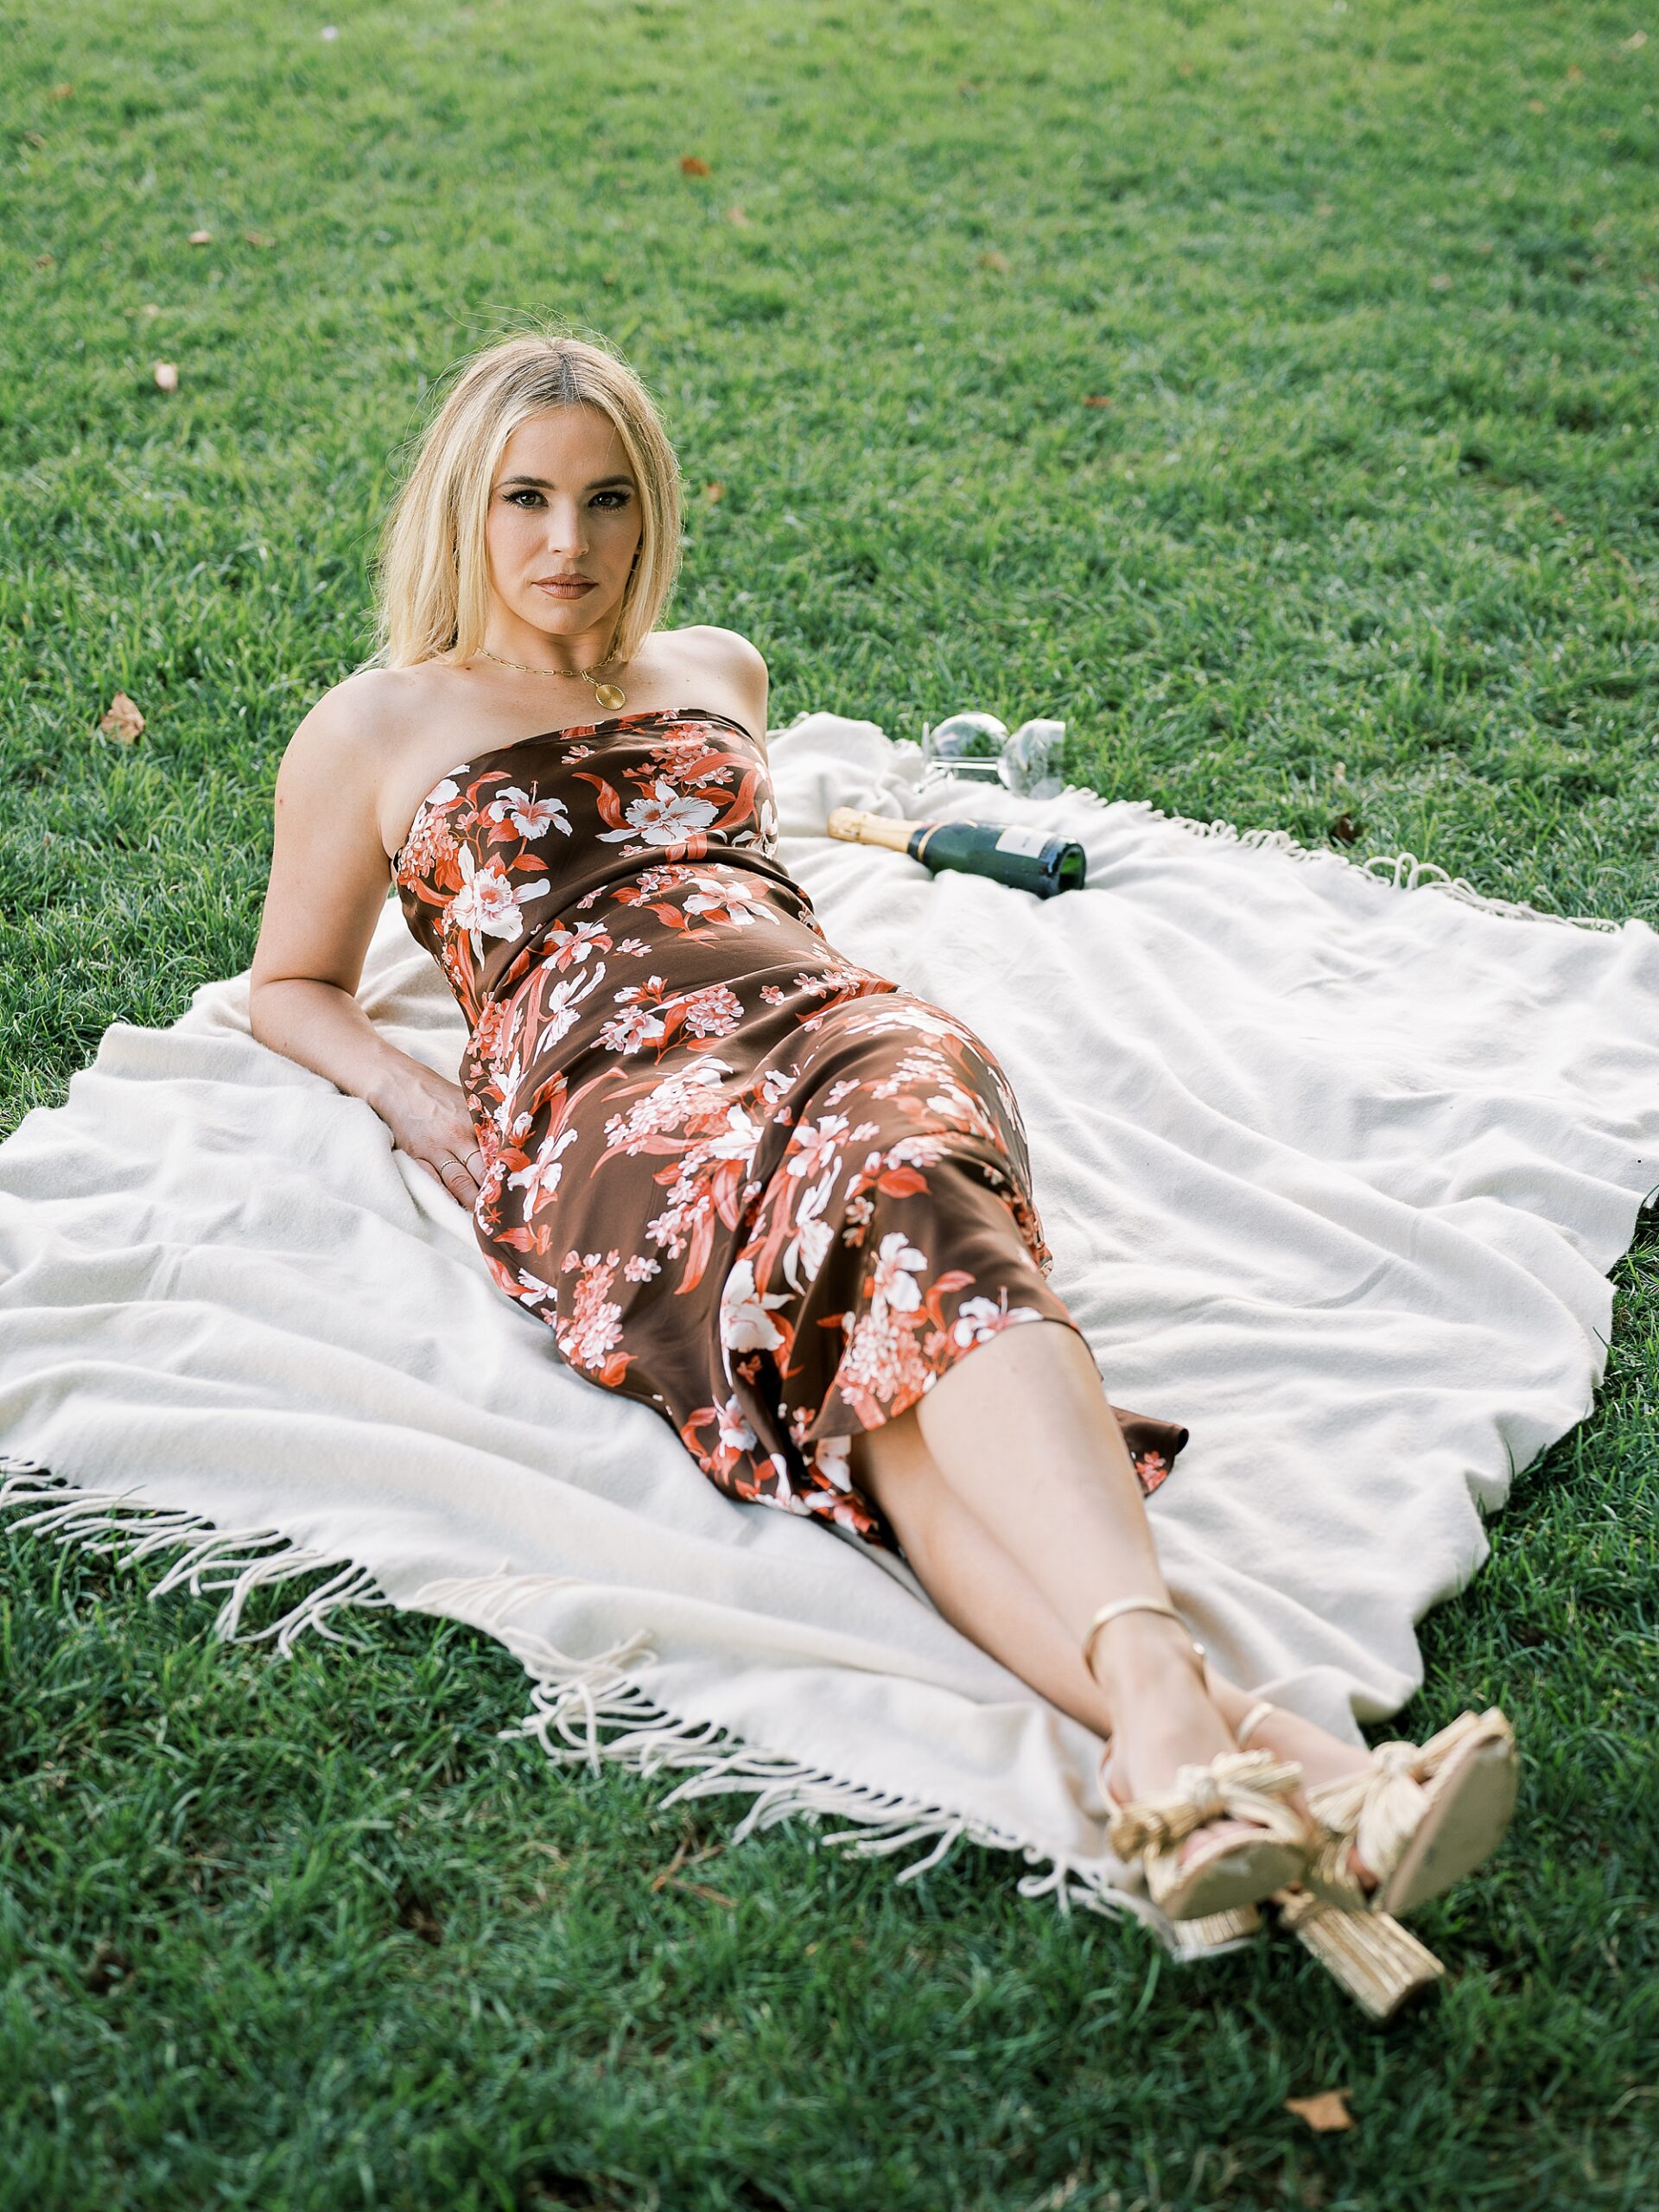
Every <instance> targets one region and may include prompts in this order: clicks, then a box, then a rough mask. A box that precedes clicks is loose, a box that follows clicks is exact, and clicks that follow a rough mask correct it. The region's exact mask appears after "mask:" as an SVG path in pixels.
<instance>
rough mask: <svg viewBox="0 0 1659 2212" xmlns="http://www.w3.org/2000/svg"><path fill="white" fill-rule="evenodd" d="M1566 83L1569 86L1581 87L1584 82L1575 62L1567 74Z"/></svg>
mask: <svg viewBox="0 0 1659 2212" xmlns="http://www.w3.org/2000/svg"><path fill="white" fill-rule="evenodd" d="M1583 82H1584V72H1583V70H1582V69H1580V67H1579V65H1578V63H1577V62H1576V61H1575V62H1574V63H1573V67H1571V68H1570V69H1569V70H1568V71H1567V83H1568V84H1569V85H1581V84H1582V83H1583Z"/></svg>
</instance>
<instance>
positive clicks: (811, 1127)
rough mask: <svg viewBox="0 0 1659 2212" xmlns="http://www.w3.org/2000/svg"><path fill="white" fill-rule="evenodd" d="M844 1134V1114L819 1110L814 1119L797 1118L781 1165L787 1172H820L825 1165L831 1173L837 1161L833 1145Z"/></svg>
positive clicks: (792, 1173)
mask: <svg viewBox="0 0 1659 2212" xmlns="http://www.w3.org/2000/svg"><path fill="white" fill-rule="evenodd" d="M846 1134H847V1116H845V1115H844V1114H820V1115H819V1116H818V1118H817V1122H816V1123H813V1122H801V1123H800V1124H799V1125H798V1128H797V1129H796V1131H795V1134H794V1135H793V1136H791V1139H790V1141H789V1150H788V1152H787V1153H786V1154H785V1160H784V1164H785V1166H786V1167H787V1168H788V1170H789V1173H791V1175H822V1174H823V1173H824V1170H825V1166H826V1165H827V1166H828V1167H829V1173H831V1174H833V1173H835V1171H836V1167H838V1166H840V1164H841V1160H840V1154H838V1153H837V1152H836V1145H837V1144H838V1143H839V1142H840V1141H841V1139H842V1137H843V1136H845V1135H846Z"/></svg>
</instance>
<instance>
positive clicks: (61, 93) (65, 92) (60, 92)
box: [46, 85, 75, 100]
mask: <svg viewBox="0 0 1659 2212" xmlns="http://www.w3.org/2000/svg"><path fill="white" fill-rule="evenodd" d="M74 96H75V88H74V86H73V85H54V86H52V87H51V89H50V90H49V91H48V93H47V96H46V97H47V98H48V99H49V100H68V99H73V98H74Z"/></svg>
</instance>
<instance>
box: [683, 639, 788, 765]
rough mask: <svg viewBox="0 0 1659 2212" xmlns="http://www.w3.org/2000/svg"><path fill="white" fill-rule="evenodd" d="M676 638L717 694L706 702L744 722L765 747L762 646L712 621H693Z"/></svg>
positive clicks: (712, 693)
mask: <svg viewBox="0 0 1659 2212" xmlns="http://www.w3.org/2000/svg"><path fill="white" fill-rule="evenodd" d="M674 638H675V642H676V643H677V645H682V646H683V650H684V652H685V655H686V658H687V659H688V660H689V661H694V662H695V663H696V664H697V666H698V668H699V672H700V673H702V675H703V677H704V679H705V683H706V684H707V687H708V689H709V691H710V693H711V695H714V694H715V693H717V694H718V696H710V697H709V700H708V702H707V703H708V704H709V706H711V707H717V708H719V709H720V710H721V712H722V713H726V712H729V713H730V714H731V715H732V716H733V718H734V721H741V722H743V723H745V724H746V725H747V728H749V729H750V730H751V731H752V732H753V734H754V736H755V737H756V738H757V739H758V740H759V741H760V744H761V745H762V746H764V745H765V744H766V706H767V701H766V693H767V684H768V681H769V677H768V671H767V668H766V658H765V656H764V655H763V654H762V653H761V652H760V647H759V646H758V645H754V644H753V643H752V642H751V640H750V639H747V638H746V637H745V636H744V635H743V634H742V632H741V631H739V630H722V629H721V628H720V626H718V625H717V624H715V623H713V622H697V623H693V624H692V625H691V626H690V627H689V628H687V629H684V630H677V631H676V632H674ZM728 702H729V703H728ZM698 703H699V704H702V703H703V702H701V701H700V702H698Z"/></svg>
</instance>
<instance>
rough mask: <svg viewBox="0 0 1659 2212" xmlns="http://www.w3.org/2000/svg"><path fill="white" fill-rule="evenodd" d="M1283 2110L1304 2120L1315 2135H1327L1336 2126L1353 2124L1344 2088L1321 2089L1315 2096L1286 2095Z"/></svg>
mask: <svg viewBox="0 0 1659 2212" xmlns="http://www.w3.org/2000/svg"><path fill="white" fill-rule="evenodd" d="M1285 2110H1286V2111H1287V2112H1294V2113H1295V2114H1296V2116H1297V2118H1298V2119H1299V2120H1306V2122H1307V2124H1308V2126H1310V2127H1311V2128H1312V2129H1313V2133H1315V2134H1316V2135H1329V2134H1331V2133H1332V2132H1333V2131H1334V2130H1335V2129H1337V2128H1340V2127H1351V2126H1353V2124H1354V2116H1353V2114H1352V2113H1351V2112H1350V2111H1349V2109H1348V2092H1347V2090H1346V2089H1321V2090H1320V2092H1319V2095H1318V2096H1317V2097H1287V2098H1286V2099H1285Z"/></svg>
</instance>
